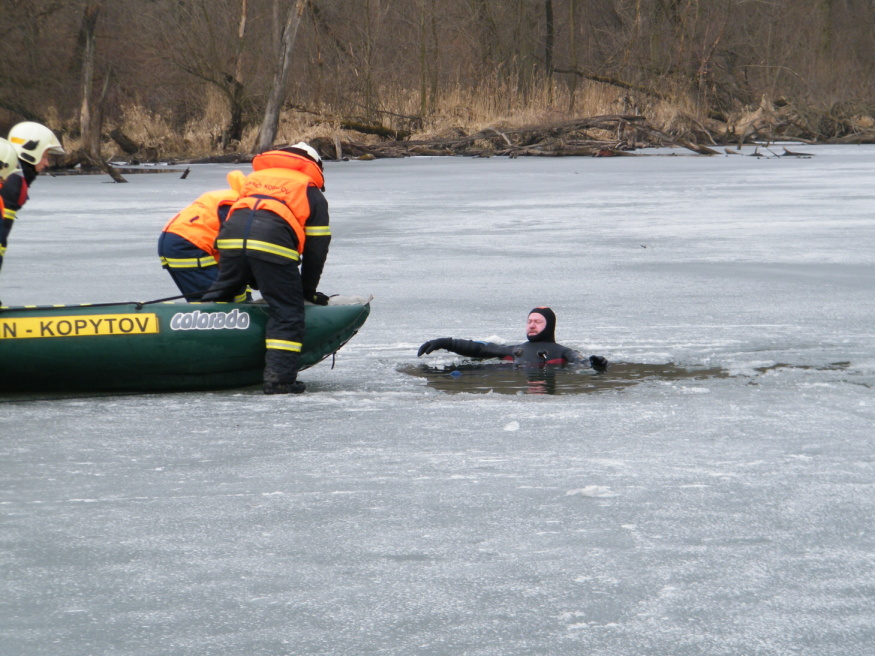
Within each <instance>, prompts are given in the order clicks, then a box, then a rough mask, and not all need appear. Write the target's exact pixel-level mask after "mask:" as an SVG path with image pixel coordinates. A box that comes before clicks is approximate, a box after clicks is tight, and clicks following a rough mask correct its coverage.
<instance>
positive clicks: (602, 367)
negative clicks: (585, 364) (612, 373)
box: [589, 355, 608, 374]
mask: <svg viewBox="0 0 875 656" xmlns="http://www.w3.org/2000/svg"><path fill="white" fill-rule="evenodd" d="M589 364H590V366H591V367H592V368H593V369H595V370H596V371H597V372H599V373H600V374H603V373H605V372H606V371H607V370H608V359H607V358H603V357H602V356H600V355H591V356H589Z"/></svg>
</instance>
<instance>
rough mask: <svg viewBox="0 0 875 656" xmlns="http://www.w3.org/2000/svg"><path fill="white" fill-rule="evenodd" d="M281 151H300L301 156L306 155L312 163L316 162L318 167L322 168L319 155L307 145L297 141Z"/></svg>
mask: <svg viewBox="0 0 875 656" xmlns="http://www.w3.org/2000/svg"><path fill="white" fill-rule="evenodd" d="M283 150H291V151H295V150H297V151H300V154H301V155H306V156H307V157H309V158H310V159H312V160H313V161H314V162H316V163H317V164H318V165H319V168H320V169H321V168H322V158H321V157H320V156H319V153H317V152H316V149H315V148H313V146H311V145H310V144H308V143H305V142H303V141H299V142H298V143H296V144H292V145H291V146H288V147H287V148H284V149H283Z"/></svg>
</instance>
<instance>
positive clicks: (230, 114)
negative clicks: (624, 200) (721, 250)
mask: <svg viewBox="0 0 875 656" xmlns="http://www.w3.org/2000/svg"><path fill="white" fill-rule="evenodd" d="M36 4H37V5H38V6H34V3H32V2H29V1H27V0H9V1H8V2H6V3H4V4H3V12H4V24H5V25H7V26H9V27H7V28H0V61H2V62H3V69H4V70H3V72H2V74H0V133H2V134H5V133H6V132H7V131H8V129H9V128H10V127H11V126H12V125H14V124H15V123H17V122H19V121H22V120H29V121H37V122H40V123H43V124H45V125H47V126H48V127H49V128H51V129H52V130H54V131H55V132H56V133H57V134H58V135H59V137H60V138H61V139H62V142H63V145H64V148H65V149H66V151H67V153H69V155H68V156H66V157H63V158H60V159H59V160H58V161H56V162H54V166H55V167H56V168H61V169H63V168H67V169H69V168H72V167H75V166H77V165H78V167H79V168H80V169H81V168H89V167H91V168H98V169H100V168H105V167H108V162H110V161H116V162H120V161H125V162H130V163H132V164H133V163H135V162H139V163H156V162H168V161H174V162H178V163H194V162H198V161H216V162H221V161H229V162H242V161H247V160H248V159H249V158H251V157H252V155H253V154H255V153H258V152H263V151H264V150H267V149H269V148H271V147H274V146H275V145H279V144H288V143H295V142H298V141H307V142H309V143H311V144H313V145H314V146H316V147H317V148H318V150H319V151H320V152H321V154H322V155H323V157H325V158H326V159H343V158H362V157H364V158H371V157H373V158H383V157H406V156H410V155H467V156H479V157H489V156H502V155H503V156H508V157H523V156H611V155H620V154H629V152H630V151H631V150H635V149H638V148H641V147H647V146H651V147H652V146H675V147H682V148H687V149H689V150H691V151H693V152H696V153H698V154H702V155H709V154H714V153H717V154H723V153H728V152H729V151H735V150H737V149H738V148H739V147H740V146H743V145H745V144H755V143H756V144H764V145H768V144H772V143H775V142H777V141H784V142H793V143H796V142H800V143H803V144H809V143H811V144H813V143H875V86H873V85H872V80H873V79H875V39H873V38H872V35H873V34H875V4H873V3H872V2H871V0H847V1H845V2H835V1H834V0H757V1H756V2H750V0H719V1H718V0H713V1H707V2H706V1H705V0H653V1H648V2H644V1H642V0H403V1H402V0H150V1H149V2H147V3H144V2H142V0H112V2H110V1H109V0H63V1H62V0H46V2H40V3H36Z"/></svg>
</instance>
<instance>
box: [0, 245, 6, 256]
mask: <svg viewBox="0 0 875 656" xmlns="http://www.w3.org/2000/svg"><path fill="white" fill-rule="evenodd" d="M4 255H6V247H5V246H0V257H3V256H4Z"/></svg>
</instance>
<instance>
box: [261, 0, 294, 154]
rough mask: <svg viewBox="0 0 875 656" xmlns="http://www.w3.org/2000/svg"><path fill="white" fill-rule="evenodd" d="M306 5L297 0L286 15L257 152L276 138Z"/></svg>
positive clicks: (267, 146)
mask: <svg viewBox="0 0 875 656" xmlns="http://www.w3.org/2000/svg"><path fill="white" fill-rule="evenodd" d="M306 6H307V0H295V4H294V5H293V6H291V7H290V8H289V13H288V15H287V16H286V24H285V27H284V28H283V35H282V39H281V40H280V52H279V57H278V59H277V64H276V70H275V72H274V77H273V84H272V85H271V88H270V95H269V96H268V99H267V106H266V107H265V109H264V120H263V121H262V122H261V130H260V131H259V133H258V142H257V143H256V146H255V152H257V153H263V152H264V151H266V150H269V149H270V147H271V146H272V145H273V142H274V139H276V133H277V129H278V127H279V120H280V109H281V108H282V105H283V103H284V102H285V99H286V90H287V88H288V77H289V67H290V66H291V63H292V49H293V48H294V47H295V37H296V36H297V34H298V26H299V25H300V24H301V16H303V15H304V8H305V7H306Z"/></svg>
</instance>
